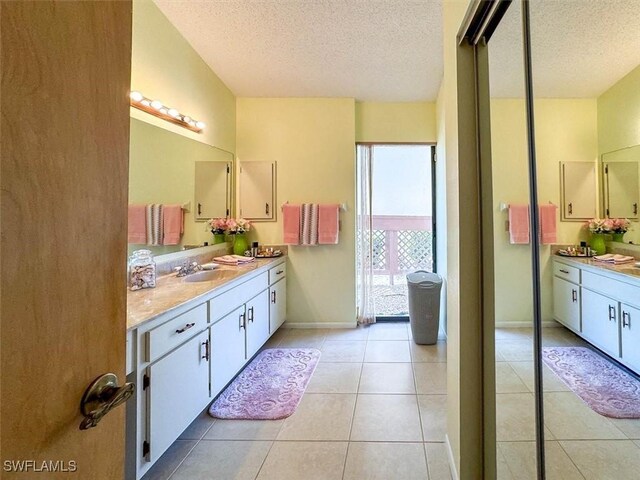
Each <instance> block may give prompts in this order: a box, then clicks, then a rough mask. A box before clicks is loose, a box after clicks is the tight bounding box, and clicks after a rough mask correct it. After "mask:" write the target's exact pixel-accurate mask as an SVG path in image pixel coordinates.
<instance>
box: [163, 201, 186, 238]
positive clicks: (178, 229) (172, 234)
mask: <svg viewBox="0 0 640 480" xmlns="http://www.w3.org/2000/svg"><path fill="white" fill-rule="evenodd" d="M183 225H184V221H183V214H182V205H163V207H162V227H163V230H164V237H163V240H162V244H163V245H178V244H179V243H180V237H181V236H182V232H183V231H184V228H183Z"/></svg>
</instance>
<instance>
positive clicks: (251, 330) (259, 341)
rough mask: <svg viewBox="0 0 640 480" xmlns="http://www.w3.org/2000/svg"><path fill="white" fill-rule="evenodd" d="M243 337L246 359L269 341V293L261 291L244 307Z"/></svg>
mask: <svg viewBox="0 0 640 480" xmlns="http://www.w3.org/2000/svg"><path fill="white" fill-rule="evenodd" d="M245 308H246V311H245V323H244V324H245V335H246V338H247V350H246V359H247V360H249V359H250V358H251V357H253V356H254V355H255V354H256V353H257V352H258V349H259V348H260V347H261V346H262V345H264V342H266V341H267V340H268V339H269V336H270V334H269V291H268V290H263V291H262V292H260V294H259V295H258V296H257V297H255V298H253V299H252V300H251V301H250V302H249V303H247V305H246V307H245Z"/></svg>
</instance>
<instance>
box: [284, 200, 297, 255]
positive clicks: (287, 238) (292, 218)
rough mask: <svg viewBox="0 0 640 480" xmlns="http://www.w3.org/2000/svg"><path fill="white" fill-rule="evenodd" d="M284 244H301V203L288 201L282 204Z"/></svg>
mask: <svg viewBox="0 0 640 480" xmlns="http://www.w3.org/2000/svg"><path fill="white" fill-rule="evenodd" d="M282 218H283V221H282V223H283V229H284V235H283V237H284V244H285V245H299V244H300V205H290V204H288V203H286V204H285V205H283V206H282Z"/></svg>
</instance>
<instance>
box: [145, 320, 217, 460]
mask: <svg viewBox="0 0 640 480" xmlns="http://www.w3.org/2000/svg"><path fill="white" fill-rule="evenodd" d="M208 341H209V332H208V331H204V332H202V333H201V334H199V335H197V336H196V337H194V338H193V339H191V340H189V341H188V342H187V343H185V344H184V345H182V346H181V347H178V348H177V349H176V350H174V351H173V352H171V353H170V354H169V355H167V356H166V357H164V358H163V359H162V360H159V361H158V362H156V363H154V364H153V365H151V366H150V367H149V368H148V370H147V371H148V373H147V374H148V375H149V380H150V382H149V387H148V402H149V410H148V416H147V425H148V429H149V461H151V462H155V461H156V460H157V459H158V458H159V457H160V456H161V455H162V454H163V453H164V452H165V450H166V449H167V448H168V447H169V446H170V445H171V444H172V443H173V442H174V440H175V439H176V438H178V436H179V435H180V434H181V433H182V432H183V431H184V429H185V428H187V427H188V426H189V424H190V423H191V422H192V421H193V419H194V418H195V417H197V416H198V414H199V413H200V412H201V411H202V409H203V408H205V406H206V405H207V403H208V402H209V361H208V360H207V348H208Z"/></svg>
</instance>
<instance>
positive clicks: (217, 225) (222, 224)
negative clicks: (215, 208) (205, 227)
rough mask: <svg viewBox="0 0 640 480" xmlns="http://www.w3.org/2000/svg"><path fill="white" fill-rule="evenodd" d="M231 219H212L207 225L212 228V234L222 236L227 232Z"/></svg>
mask: <svg viewBox="0 0 640 480" xmlns="http://www.w3.org/2000/svg"><path fill="white" fill-rule="evenodd" d="M228 222H229V219H227V218H212V219H210V220H209V221H208V222H207V223H208V224H209V227H210V228H211V233H213V234H214V235H221V234H223V233H225V232H226V231H227V228H228V227H229V225H228Z"/></svg>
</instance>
